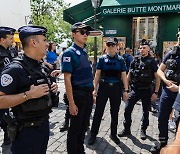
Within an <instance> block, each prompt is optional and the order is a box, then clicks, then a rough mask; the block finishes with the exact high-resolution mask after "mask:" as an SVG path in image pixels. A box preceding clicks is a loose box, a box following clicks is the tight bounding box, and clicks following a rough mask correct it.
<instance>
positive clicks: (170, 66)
mask: <svg viewBox="0 0 180 154" xmlns="http://www.w3.org/2000/svg"><path fill="white" fill-rule="evenodd" d="M177 38H178V43H177V45H176V46H175V47H174V49H173V50H172V51H170V52H168V53H167V54H166V55H165V57H164V59H163V61H162V63H161V65H160V67H159V69H158V72H157V73H158V75H159V76H160V78H161V80H162V81H163V90H162V94H161V97H160V102H159V115H158V129H159V141H160V144H159V145H158V144H156V145H153V146H152V148H151V149H150V151H151V152H152V153H158V152H159V151H160V149H161V148H163V147H164V146H165V145H166V144H167V142H168V120H169V115H170V113H171V111H172V106H173V103H174V101H175V98H176V96H177V92H174V91H172V90H171V89H168V88H167V87H170V86H171V85H172V84H173V83H175V84H177V85H179V83H180V26H179V28H178V34H177Z"/></svg>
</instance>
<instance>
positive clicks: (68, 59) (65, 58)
mask: <svg viewBox="0 0 180 154" xmlns="http://www.w3.org/2000/svg"><path fill="white" fill-rule="evenodd" d="M63 62H71V57H63Z"/></svg>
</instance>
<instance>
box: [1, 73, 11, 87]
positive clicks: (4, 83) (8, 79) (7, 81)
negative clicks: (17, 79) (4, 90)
mask: <svg viewBox="0 0 180 154" xmlns="http://www.w3.org/2000/svg"><path fill="white" fill-rule="evenodd" d="M12 82H13V78H12V77H11V76H10V75H9V74H3V75H2V76H1V85H2V86H3V87H6V86H8V85H10V84H11V83H12Z"/></svg>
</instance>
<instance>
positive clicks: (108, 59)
mask: <svg viewBox="0 0 180 154" xmlns="http://www.w3.org/2000/svg"><path fill="white" fill-rule="evenodd" d="M117 46H118V40H117V38H114V37H109V38H108V39H107V42H106V51H107V52H108V53H107V54H106V55H103V56H102V57H100V58H99V61H98V64H97V70H96V74H95V78H94V91H93V95H94V96H97V98H96V109H95V113H94V118H93V123H92V127H91V136H90V138H89V142H88V143H89V145H93V144H94V143H95V141H96V136H97V134H98V131H99V127H100V123H101V119H102V116H103V113H104V109H105V106H106V103H107V100H108V98H109V99H110V111H111V119H112V120H111V134H110V138H111V139H112V140H113V141H114V142H115V143H116V144H119V143H120V140H119V138H118V137H117V125H118V113H119V106H120V104H121V94H122V89H123V87H122V83H121V79H122V80H123V83H124V89H125V90H124V93H123V94H124V99H125V101H127V98H128V83H127V76H126V65H125V61H124V59H123V58H122V57H121V56H119V55H118V54H117V53H116V51H117ZM98 83H99V89H98V91H97V87H98Z"/></svg>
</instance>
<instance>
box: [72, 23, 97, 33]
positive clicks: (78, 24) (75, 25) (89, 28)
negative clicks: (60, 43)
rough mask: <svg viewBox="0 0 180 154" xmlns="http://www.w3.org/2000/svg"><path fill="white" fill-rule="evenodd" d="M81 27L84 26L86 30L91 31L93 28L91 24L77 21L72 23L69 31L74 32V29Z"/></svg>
mask: <svg viewBox="0 0 180 154" xmlns="http://www.w3.org/2000/svg"><path fill="white" fill-rule="evenodd" d="M81 28H84V29H86V30H87V31H92V30H94V29H93V28H92V27H91V26H89V25H86V24H84V23H82V22H77V23H75V24H74V25H72V28H71V31H72V32H74V31H75V30H76V29H81Z"/></svg>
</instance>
